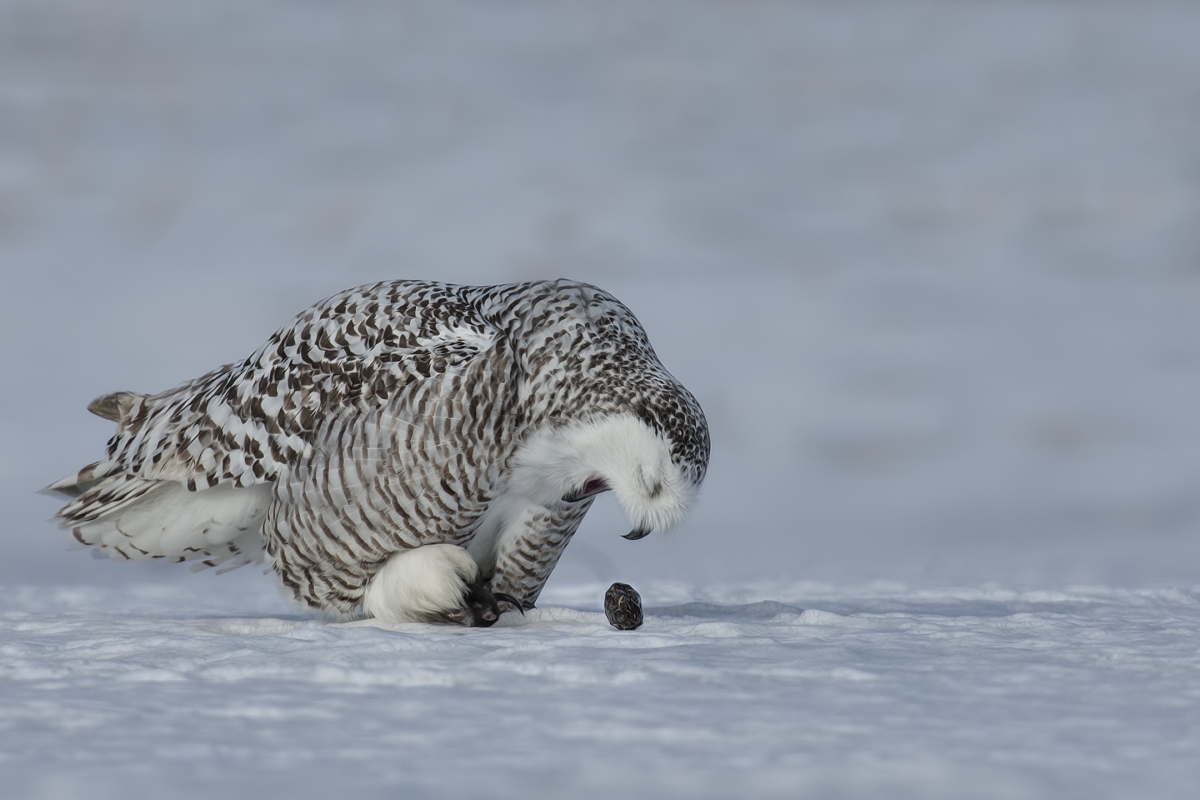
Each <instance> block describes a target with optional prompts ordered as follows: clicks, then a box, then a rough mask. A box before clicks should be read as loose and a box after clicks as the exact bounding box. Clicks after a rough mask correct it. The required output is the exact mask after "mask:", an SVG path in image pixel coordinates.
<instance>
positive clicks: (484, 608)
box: [363, 544, 525, 628]
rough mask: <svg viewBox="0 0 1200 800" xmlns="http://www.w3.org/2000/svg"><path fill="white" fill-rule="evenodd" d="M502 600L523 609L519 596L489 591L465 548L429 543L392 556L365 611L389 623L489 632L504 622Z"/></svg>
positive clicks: (373, 583) (365, 599)
mask: <svg viewBox="0 0 1200 800" xmlns="http://www.w3.org/2000/svg"><path fill="white" fill-rule="evenodd" d="M497 600H504V601H506V602H509V603H512V604H513V605H514V606H516V607H517V608H518V609H520V608H521V605H520V603H518V602H517V601H516V599H515V598H513V597H511V596H509V595H507V594H504V593H503V592H498V593H496V594H492V593H491V592H490V591H488V589H487V587H485V586H484V585H483V583H482V582H481V581H480V580H479V567H478V566H477V565H476V564H475V559H473V558H471V555H470V554H469V553H468V552H467V551H466V550H464V549H463V548H461V547H456V546H455V545H452V544H427V545H425V546H424V547H415V548H413V549H412V550H402V551H400V552H398V553H394V554H392V555H391V556H390V557H389V558H388V560H387V562H385V563H384V565H383V567H382V568H380V570H379V572H377V573H375V577H374V578H372V579H371V582H370V583H369V584H368V585H367V591H366V593H365V594H364V595H363V611H365V612H366V613H367V614H368V615H370V616H372V617H374V618H375V619H377V620H379V621H380V622H382V623H384V624H385V625H395V624H398V623H402V622H433V623H437V622H442V623H445V622H448V623H452V624H456V625H465V626H467V627H470V628H487V627H491V626H492V625H494V624H495V622H496V620H498V619H499V618H500V609H499V606H498V604H497ZM521 613H522V614H524V613H525V612H524V611H522V612H521Z"/></svg>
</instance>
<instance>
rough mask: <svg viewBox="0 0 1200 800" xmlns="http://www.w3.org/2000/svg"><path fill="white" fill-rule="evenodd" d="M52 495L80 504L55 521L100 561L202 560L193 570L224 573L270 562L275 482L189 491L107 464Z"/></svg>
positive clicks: (89, 469)
mask: <svg viewBox="0 0 1200 800" xmlns="http://www.w3.org/2000/svg"><path fill="white" fill-rule="evenodd" d="M46 491H48V492H56V493H59V494H63V495H67V496H70V497H71V498H72V500H71V501H70V502H69V503H67V505H66V506H64V507H63V508H62V510H61V511H59V512H58V514H57V515H55V518H56V519H57V520H58V521H59V524H60V525H61V527H62V528H63V529H65V530H68V531H70V532H71V536H72V537H73V538H74V540H75V542H77V543H78V544H79V545H80V546H83V547H95V548H96V549H95V550H94V551H93V554H94V555H96V556H97V557H98V558H102V557H104V556H108V557H109V558H112V559H116V560H124V561H128V560H132V561H148V560H151V559H167V560H169V561H196V562H197V563H196V564H194V565H193V566H192V569H193V570H201V569H205V568H207V567H215V566H218V565H225V566H224V569H222V570H221V571H222V572H224V571H227V570H230V569H234V568H236V567H240V566H243V565H245V564H252V563H259V562H261V561H262V555H263V548H264V544H265V543H264V540H263V536H262V524H263V520H264V519H265V518H266V515H267V508H268V506H270V504H271V499H272V491H271V484H268V483H264V484H257V485H254V486H248V487H235V486H217V487H214V488H211V489H206V490H204V491H188V489H187V487H186V486H184V485H183V484H181V483H179V482H178V481H153V480H145V479H143V478H138V477H136V476H133V475H129V474H128V473H125V472H123V471H121V470H120V469H119V467H117V466H115V465H114V466H107V465H106V464H105V462H100V463H99V464H92V465H89V466H88V467H85V468H84V469H82V470H80V471H79V473H78V474H76V475H74V476H72V477H69V478H64V479H63V480H61V481H58V482H57V483H54V484H51V485H50V486H48V487H46Z"/></svg>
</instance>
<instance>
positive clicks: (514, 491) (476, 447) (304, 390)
mask: <svg viewBox="0 0 1200 800" xmlns="http://www.w3.org/2000/svg"><path fill="white" fill-rule="evenodd" d="M89 408H90V410H92V411H93V412H94V413H97V414H99V415H100V416H103V417H106V418H108V419H111V420H113V421H115V422H116V423H117V426H118V427H117V432H116V434H115V435H114V436H113V437H112V439H110V440H109V443H108V454H107V457H106V458H105V459H103V460H101V461H97V462H96V463H94V464H90V465H88V466H87V467H85V468H84V469H82V470H80V471H79V472H78V473H77V474H76V475H73V476H71V477H69V478H66V479H64V480H62V481H59V482H57V483H55V484H53V485H52V486H50V487H48V488H49V489H50V490H53V491H55V492H59V493H62V494H66V495H69V496H71V498H72V499H71V500H70V502H69V503H68V504H67V505H66V506H65V507H64V508H63V509H62V510H61V511H60V512H59V515H58V516H59V518H60V519H61V522H62V525H63V527H64V528H66V529H68V530H70V531H71V533H72V535H73V536H74V538H75V539H76V540H77V541H78V542H79V543H81V544H83V545H91V546H95V547H97V548H99V549H100V550H101V551H103V552H104V553H106V554H107V555H109V556H110V557H112V558H117V559H135V560H140V559H152V558H165V559H171V560H175V561H190V560H195V561H196V562H197V563H198V566H199V567H200V568H203V567H206V566H217V565H225V567H226V568H232V567H235V566H240V565H242V564H247V563H254V562H259V561H261V560H263V559H265V560H266V561H267V562H268V563H269V564H270V566H271V568H272V569H273V570H274V571H275V572H276V573H277V574H278V576H279V578H280V579H281V580H282V582H283V584H284V585H285V586H286V587H287V588H288V589H289V590H290V591H291V592H292V593H293V594H294V596H295V597H296V598H297V599H298V600H300V601H302V602H303V603H305V604H307V605H308V606H310V607H313V608H316V609H321V610H324V611H327V612H332V613H335V614H339V615H347V616H349V615H354V614H357V613H366V614H369V615H373V616H376V617H379V618H381V619H383V620H384V621H390V622H400V621H408V620H428V621H457V622H464V623H465V624H481V623H480V622H479V620H478V619H475V620H473V619H472V613H471V605H472V603H471V593H472V589H471V587H472V585H475V586H485V587H486V588H487V589H489V590H490V591H491V592H494V593H497V594H498V595H500V596H504V595H508V596H511V597H512V598H516V600H517V601H518V602H520V603H521V604H523V605H525V606H526V607H530V606H532V604H533V602H534V601H535V600H536V599H537V597H538V594H539V593H540V592H541V590H542V587H543V585H544V584H545V582H546V580H547V578H548V577H549V576H550V572H551V571H552V570H553V569H554V566H555V564H556V563H557V561H558V558H559V556H560V555H561V554H562V551H563V548H564V547H565V546H566V544H567V542H568V541H569V540H570V538H571V536H572V534H573V533H574V532H575V530H576V529H577V528H578V526H579V524H580V522H581V521H582V519H583V516H584V514H585V513H586V512H587V510H588V508H589V507H590V505H591V502H592V498H593V496H594V495H595V494H596V493H598V492H601V491H605V490H607V489H612V490H613V491H614V492H615V494H616V496H617V498H618V500H619V501H620V502H621V505H622V507H623V508H624V509H625V511H626V513H627V514H628V515H629V517H630V518H631V521H632V523H633V526H634V530H633V532H632V533H631V534H629V536H630V537H631V538H639V537H640V536H642V535H645V533H648V532H649V531H650V530H652V529H655V528H659V527H663V526H666V525H670V524H673V523H674V522H676V521H677V520H678V519H679V518H680V517H681V516H682V514H683V512H684V511H685V510H686V508H687V507H688V505H689V504H690V502H691V500H692V499H693V498H694V496H695V492H696V490H697V488H698V487H699V485H700V482H701V481H702V480H703V478H704V473H705V470H706V468H707V463H708V455H709V438H708V428H707V425H706V423H705V419H704V415H703V412H702V411H701V409H700V406H699V404H698V403H697V402H696V400H695V398H694V397H693V396H692V395H691V394H690V393H689V392H688V391H687V390H686V389H685V388H684V387H683V386H682V385H681V384H680V383H679V382H678V381H677V380H675V378H673V377H672V376H671V375H670V373H668V372H667V371H666V369H665V368H664V367H663V366H662V364H661V363H660V362H659V360H658V358H657V356H656V355H655V354H654V350H653V349H652V348H651V346H650V342H649V340H648V339H647V337H646V334H645V331H644V330H643V329H642V326H641V325H640V324H639V323H638V321H637V319H636V318H635V317H634V316H633V314H632V313H631V312H630V311H629V309H627V308H626V307H625V306H624V305H622V304H621V303H620V302H619V301H618V300H617V299H616V298H614V297H613V296H612V295H610V294H608V293H606V292H603V291H601V290H600V289H597V288H595V287H593V286H589V285H587V284H582V283H575V282H571V281H565V280H559V281H545V282H535V283H521V284H509V285H502V286H480V287H473V286H455V285H450V284H443V283H433V282H427V281H394V282H386V283H379V284H375V285H373V286H365V287H360V288H356V289H350V290H348V291H345V292H342V293H340V294H337V295H334V296H333V297H331V298H329V299H328V300H325V301H323V302H321V303H318V304H317V305H315V306H313V307H312V308H310V309H308V310H307V311H305V312H304V313H302V314H301V315H300V316H299V317H297V318H296V319H295V321H293V322H292V323H291V324H289V325H287V326H286V327H284V328H283V329H281V330H280V331H278V332H277V333H275V334H274V335H273V336H272V337H271V338H270V339H268V340H267V342H266V344H264V345H263V346H262V347H261V348H259V349H258V350H257V351H256V352H255V353H254V354H253V355H251V356H250V357H249V358H247V359H245V360H244V361H241V362H238V363H234V364H229V365H226V366H224V367H221V368H220V369H217V370H214V371H213V372H210V373H208V374H207V375H203V376H201V377H200V378H197V379H195V380H193V381H189V382H188V383H185V384H183V385H182V386H179V387H177V388H175V389H172V390H170V391H167V392H163V393H161V394H156V395H140V394H132V393H126V392H120V393H116V394H112V395H106V396H104V397H101V398H98V399H97V400H96V401H95V402H93V403H92V405H91V406H89ZM483 624H486V623H483Z"/></svg>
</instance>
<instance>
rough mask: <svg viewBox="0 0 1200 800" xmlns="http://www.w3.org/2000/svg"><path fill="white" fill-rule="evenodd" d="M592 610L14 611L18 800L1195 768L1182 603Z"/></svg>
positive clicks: (620, 791)
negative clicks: (334, 619)
mask: <svg viewBox="0 0 1200 800" xmlns="http://www.w3.org/2000/svg"><path fill="white" fill-rule="evenodd" d="M603 590H604V587H603V586H601V585H595V586H583V585H580V586H577V587H574V588H573V589H572V590H571V591H570V592H565V591H564V592H559V593H557V595H556V596H555V597H553V598H551V602H548V603H546V604H545V607H544V608H540V609H535V610H533V611H531V612H529V614H528V615H526V617H525V618H524V619H522V618H520V617H516V618H513V615H505V617H503V618H502V619H501V622H500V623H499V626H498V627H496V628H492V629H488V630H479V629H475V630H469V629H447V628H445V627H434V626H425V625H411V626H405V627H401V628H399V629H395V630H385V629H381V628H378V627H373V626H371V625H369V624H367V623H348V624H340V625H330V624H326V623H322V622H318V621H314V620H312V619H308V618H303V617H297V616H294V615H288V614H283V615H280V614H272V613H269V612H268V610H267V609H268V607H269V606H270V604H271V600H270V598H263V597H261V596H260V597H255V596H254V595H253V593H251V592H244V593H241V596H235V597H232V598H229V597H227V598H222V599H219V600H217V599H214V598H213V596H212V595H211V594H208V595H196V596H189V595H188V594H186V593H181V592H180V591H179V590H178V589H175V588H153V589H151V588H139V589H136V590H134V591H132V592H126V591H112V590H109V591H101V590H95V589H61V590H57V591H53V592H46V591H34V590H28V591H20V592H17V593H15V594H14V595H11V596H9V597H8V598H6V599H5V601H4V603H3V606H2V608H3V613H2V614H0V654H2V656H3V660H2V661H0V681H3V686H4V695H3V702H2V704H0V742H3V754H4V755H3V761H0V770H2V771H3V772H4V773H5V774H6V776H7V779H6V781H5V783H6V786H7V787H8V789H9V791H10V792H11V791H12V790H14V789H15V791H16V794H15V795H14V794H11V793H6V795H5V796H7V797H13V796H18V797H64V798H75V797H78V798H89V800H101V799H104V800H106V799H107V798H114V800H117V799H118V798H129V797H217V796H221V797H224V796H238V797H283V796H297V797H331V796H345V797H469V798H506V797H597V798H599V797H614V796H615V797H635V798H641V797H645V798H657V797H664V796H666V797H672V796H678V797H714V798H726V797H747V796H750V797H781V798H782V797H787V798H791V797H810V796H811V797H864V798H878V797H889V798H901V797H912V798H933V797H945V798H976V797H979V798H1007V797H1053V798H1089V799H1090V798H1110V797H1112V798H1118V797H1178V798H1185V797H1192V796H1193V794H1194V791H1195V782H1196V778H1197V777H1198V776H1200V764H1198V763H1197V761H1198V759H1197V753H1198V752H1200V593H1197V592H1195V591H1183V590H1114V589H1104V588H1092V589H1075V590H1070V591H1060V592H1050V591H1039V592H1012V591H1004V590H996V589H992V590H983V589H979V590H965V591H945V590H935V591H925V592H915V591H905V590H903V589H898V588H896V587H890V588H889V587H886V586H883V587H870V588H852V589H848V588H839V587H829V586H817V585H805V584H793V585H786V584H779V585H774V586H759V587H753V588H741V589H736V590H722V589H708V590H700V591H694V590H689V589H686V588H683V587H669V586H668V587H662V588H661V589H660V590H652V592H651V593H650V594H651V597H652V598H653V599H654V600H655V601H657V602H656V607H652V608H651V609H649V613H648V616H647V621H646V623H645V625H644V626H643V627H642V628H640V629H639V630H637V631H634V632H619V631H616V630H613V629H612V628H610V627H609V626H608V623H607V622H606V621H605V619H604V615H603V612H601V611H599V610H598V609H597V603H596V599H597V598H598V597H599V596H600V595H601V594H602V593H603ZM696 598H703V599H701V600H697V599H696ZM681 601H682V602H681ZM284 792H286V794H285V793H284Z"/></svg>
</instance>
